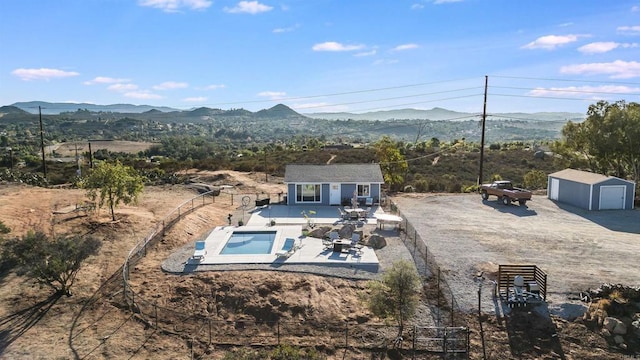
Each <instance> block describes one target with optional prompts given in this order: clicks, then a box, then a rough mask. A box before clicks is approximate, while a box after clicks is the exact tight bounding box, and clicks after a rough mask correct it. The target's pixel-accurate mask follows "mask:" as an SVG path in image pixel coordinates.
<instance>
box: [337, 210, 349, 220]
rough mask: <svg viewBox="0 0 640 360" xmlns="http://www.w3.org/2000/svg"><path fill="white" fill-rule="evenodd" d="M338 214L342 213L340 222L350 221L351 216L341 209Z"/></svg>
mask: <svg viewBox="0 0 640 360" xmlns="http://www.w3.org/2000/svg"><path fill="white" fill-rule="evenodd" d="M338 213H340V220H349V214H348V213H347V212H345V211H343V210H342V209H341V208H338Z"/></svg>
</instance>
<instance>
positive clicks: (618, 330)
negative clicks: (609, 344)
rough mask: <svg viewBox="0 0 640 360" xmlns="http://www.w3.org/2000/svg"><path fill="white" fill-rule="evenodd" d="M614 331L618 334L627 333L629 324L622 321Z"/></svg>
mask: <svg viewBox="0 0 640 360" xmlns="http://www.w3.org/2000/svg"><path fill="white" fill-rule="evenodd" d="M613 333H614V334H618V335H625V334H626V333H627V325H625V324H624V323H623V322H622V321H620V322H619V323H618V324H616V327H615V328H614V329H613Z"/></svg>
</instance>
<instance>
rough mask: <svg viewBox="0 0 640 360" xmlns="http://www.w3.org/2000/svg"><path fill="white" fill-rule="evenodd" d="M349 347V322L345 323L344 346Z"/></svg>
mask: <svg viewBox="0 0 640 360" xmlns="http://www.w3.org/2000/svg"><path fill="white" fill-rule="evenodd" d="M348 347H349V323H348V322H345V323H344V348H345V349H346V348H348Z"/></svg>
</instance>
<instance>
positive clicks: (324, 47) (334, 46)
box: [312, 41, 364, 51]
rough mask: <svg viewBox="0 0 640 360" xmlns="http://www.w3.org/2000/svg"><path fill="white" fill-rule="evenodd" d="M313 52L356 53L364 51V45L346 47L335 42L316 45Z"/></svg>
mask: <svg viewBox="0 0 640 360" xmlns="http://www.w3.org/2000/svg"><path fill="white" fill-rule="evenodd" d="M312 49H313V51H355V50H362V49H364V45H344V44H341V43H339V42H335V41H327V42H323V43H320V44H315V45H313V47H312Z"/></svg>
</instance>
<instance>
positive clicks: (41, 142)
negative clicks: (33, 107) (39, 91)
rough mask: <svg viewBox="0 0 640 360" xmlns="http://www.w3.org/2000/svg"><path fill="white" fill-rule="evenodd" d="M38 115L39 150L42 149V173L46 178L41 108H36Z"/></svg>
mask: <svg viewBox="0 0 640 360" xmlns="http://www.w3.org/2000/svg"><path fill="white" fill-rule="evenodd" d="M38 114H39V117H40V148H41V149H42V172H43V173H44V178H45V179H46V178H47V163H46V162H45V158H44V130H43V128H42V108H41V107H40V106H38Z"/></svg>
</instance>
